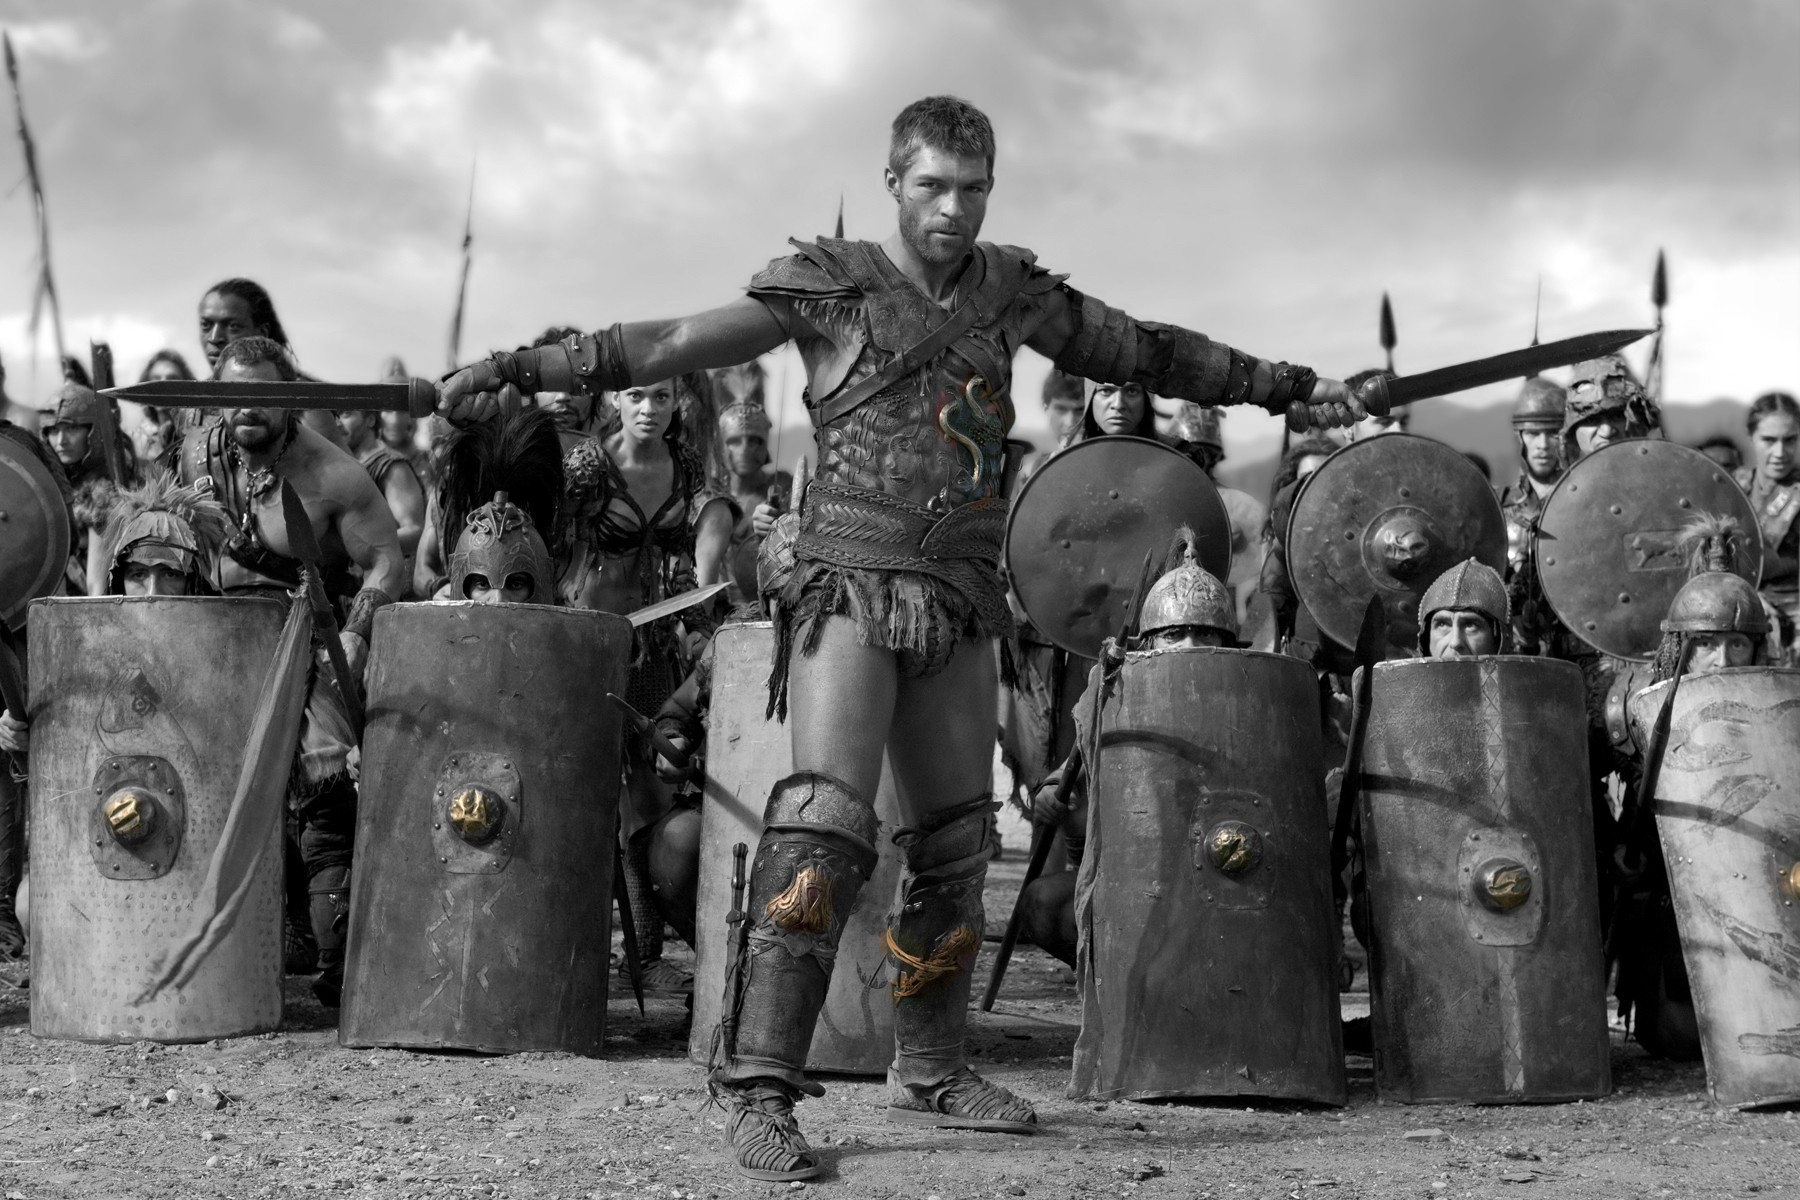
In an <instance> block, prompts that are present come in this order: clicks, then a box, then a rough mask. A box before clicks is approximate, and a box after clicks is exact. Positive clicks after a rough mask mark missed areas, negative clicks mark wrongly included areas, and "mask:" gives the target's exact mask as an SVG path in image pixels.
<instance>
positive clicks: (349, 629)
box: [176, 337, 406, 1006]
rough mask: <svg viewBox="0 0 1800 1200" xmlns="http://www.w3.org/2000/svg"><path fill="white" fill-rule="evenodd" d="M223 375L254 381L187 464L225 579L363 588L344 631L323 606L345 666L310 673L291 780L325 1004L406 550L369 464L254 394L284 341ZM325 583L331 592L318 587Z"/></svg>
mask: <svg viewBox="0 0 1800 1200" xmlns="http://www.w3.org/2000/svg"><path fill="white" fill-rule="evenodd" d="M214 377H215V378H216V379H218V380H220V381H222V382H226V383H230V384H240V385H246V386H244V387H242V389H241V395H239V396H238V398H237V400H236V403H234V404H226V405H222V406H221V407H223V409H224V419H223V420H222V421H221V422H220V423H219V424H216V425H211V426H207V427H203V428H200V429H193V430H190V431H189V432H188V433H187V435H186V438H185V442H184V444H183V446H182V452H181V463H180V474H181V479H182V481H183V482H184V483H200V484H201V485H202V486H203V487H204V488H206V489H208V490H209V491H210V492H211V494H212V496H213V498H214V499H216V500H218V501H219V503H221V504H222V505H224V507H225V510H226V512H227V513H228V514H229V516H230V518H231V523H232V526H233V533H232V536H231V538H230V539H229V540H228V541H227V543H226V546H225V552H224V554H223V555H222V556H221V557H220V559H219V567H218V579H217V581H216V583H217V586H218V589H219V591H220V592H221V593H223V594H224V595H227V596H244V595H267V596H274V597H276V598H278V599H284V598H285V597H286V596H287V594H288V592H289V591H290V590H292V589H293V588H294V587H295V586H297V585H299V584H301V582H302V579H303V576H304V575H305V574H307V573H312V574H314V576H315V579H314V581H313V582H312V585H311V586H312V590H313V591H314V594H315V597H322V595H323V594H324V593H325V592H329V593H331V594H332V595H345V594H349V593H350V592H352V591H354V597H353V598H352V599H351V601H350V604H349V606H348V610H347V612H346V613H345V615H344V617H343V620H342V624H341V632H340V626H339V623H338V621H337V619H336V617H335V614H333V613H332V611H331V610H330V609H329V608H327V609H325V611H324V612H322V613H318V614H317V615H319V616H321V617H324V618H326V620H324V621H323V622H321V626H320V632H319V634H318V636H319V637H320V638H322V639H325V640H326V641H327V642H329V643H330V644H328V645H327V646H326V647H325V648H326V649H327V650H333V649H336V650H337V654H336V655H334V657H335V658H336V660H337V661H336V664H335V665H337V666H339V667H340V668H341V670H334V671H333V672H332V674H333V679H332V681H331V682H326V681H325V680H322V679H314V680H313V682H312V685H311V687H310V689H309V691H308V694H307V705H306V718H305V721H304V723H303V725H302V728H301V735H300V746H299V749H298V752H297V756H296V759H295V772H294V775H293V777H292V779H291V781H290V783H289V801H290V805H291V806H292V810H293V815H294V818H295V820H296V822H297V824H298V827H299V834H298V841H299V851H300V858H301V860H302V862H303V863H304V864H305V871H304V876H305V880H306V897H307V899H306V901H305V903H306V906H307V910H308V913H309V916H310V921H311V927H312V928H311V932H312V936H313V939H314V942H315V944H316V946H317V954H318V960H317V965H318V975H317V978H316V979H315V981H314V984H313V990H314V993H315V994H316V995H317V996H318V997H319V999H320V1000H321V1002H323V1003H326V1004H329V1005H333V1006H335V1005H336V1003H337V1000H338V997H339V994H340V991H341V989H342V982H343V970H344V932H345V921H346V920H347V914H348V905H349V888H350V858H351V841H352V839H353V837H354V835H355V831H356V785H355V782H354V781H353V780H352V778H351V775H350V751H351V749H352V748H353V747H355V746H356V744H357V741H358V737H359V734H360V730H359V729H358V728H357V722H356V721H354V720H353V719H352V713H354V712H355V711H356V708H357V703H358V702H357V699H356V692H357V686H358V681H359V680H360V678H361V673H362V667H363V664H364V663H365V662H366V661H367V658H368V651H369V634H370V629H371V626H372V625H373V622H374V619H375V613H376V611H377V610H379V609H380V608H381V607H383V606H384V605H387V604H391V603H393V602H394V600H395V599H396V598H397V597H399V596H400V594H401V592H402V589H403V588H404V587H405V583H406V555H405V552H404V551H403V550H402V549H401V547H400V538H399V534H398V531H397V529H396V527H395V524H394V517H393V514H392V513H391V512H390V511H389V510H388V506H387V501H386V500H385V499H384V498H383V496H382V494H381V492H380V490H379V489H377V488H376V486H375V484H374V482H373V481H372V480H370V478H369V474H368V472H367V471H366V470H364V469H363V467H362V464H361V463H359V462H357V461H356V459H355V458H353V457H351V456H350V455H349V454H347V453H345V452H344V451H342V450H340V449H338V448H337V447H336V446H334V445H332V444H331V443H330V442H329V441H327V440H326V439H325V438H324V437H323V436H321V435H320V434H318V433H315V432H314V431H313V430H312V429H311V428H310V427H308V426H306V425H304V424H303V423H302V422H301V421H300V420H299V419H298V418H297V417H296V416H295V414H294V412H293V410H291V409H286V408H277V407H259V406H257V405H256V404H255V403H254V401H255V399H256V394H255V393H256V387H257V386H259V385H267V384H275V383H293V382H294V381H295V379H296V375H295V371H294V367H293V364H292V362H291V360H290V359H289V357H288V355H287V352H286V350H285V349H284V348H283V347H282V346H281V345H280V344H279V343H278V342H276V341H274V340H272V339H270V338H265V337H245V338H239V339H238V340H236V341H233V342H229V343H227V344H226V345H225V346H224V347H222V348H221V349H220V350H219V352H218V355H217V358H216V361H215V366H214ZM176 386H179V385H176ZM287 488H291V489H292V491H293V493H294V495H296V496H297V497H298V499H299V503H300V505H301V506H302V507H303V509H304V513H305V518H306V519H305V521H304V522H303V524H304V526H305V528H304V529H303V530H293V529H290V528H289V526H288V524H287V522H286V521H285V519H284V514H283V509H282V498H283V497H282V493H283V491H284V489H287ZM296 533H310V534H311V535H312V536H313V539H315V540H316V543H317V547H318V548H319V549H320V550H321V551H322V552H323V555H324V557H323V559H322V561H320V560H315V561H306V555H305V553H304V551H305V550H306V549H307V548H306V547H304V546H299V545H296V544H295V543H294V541H293V537H294V536H295V535H296ZM352 567H354V568H356V569H357V570H359V571H360V572H361V582H360V586H357V585H355V584H353V583H352V582H351V568H352ZM321 583H322V584H323V585H324V588H323V591H321V590H320V589H319V588H318V587H317V586H316V585H317V584H321ZM318 607H319V606H318V605H317V604H315V609H317V608H318ZM297 900H298V897H295V901H297Z"/></svg>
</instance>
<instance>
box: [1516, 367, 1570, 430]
mask: <svg viewBox="0 0 1800 1200" xmlns="http://www.w3.org/2000/svg"><path fill="white" fill-rule="evenodd" d="M1567 407H1568V393H1567V392H1565V391H1564V390H1563V388H1562V386H1561V385H1560V384H1556V383H1552V382H1551V381H1550V380H1548V379H1545V378H1544V377H1543V376H1542V375H1533V376H1532V377H1531V378H1529V379H1527V380H1526V381H1525V386H1524V387H1522V388H1520V389H1519V398H1518V399H1517V400H1515V401H1513V411H1512V427H1513V428H1514V429H1515V430H1517V431H1519V432H1520V433H1524V432H1525V431H1526V430H1530V429H1543V430H1548V431H1550V432H1551V433H1557V432H1560V431H1561V429H1562V425H1563V411H1564V410H1565V409H1566V408H1567Z"/></svg>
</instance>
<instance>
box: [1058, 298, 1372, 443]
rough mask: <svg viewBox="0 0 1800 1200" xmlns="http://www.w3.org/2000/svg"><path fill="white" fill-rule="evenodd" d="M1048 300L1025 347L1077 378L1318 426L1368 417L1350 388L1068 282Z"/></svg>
mask: <svg viewBox="0 0 1800 1200" xmlns="http://www.w3.org/2000/svg"><path fill="white" fill-rule="evenodd" d="M1045 300H1046V304H1045V315H1044V320H1043V322H1042V323H1041V324H1039V326H1038V327H1037V329H1036V330H1035V331H1033V333H1032V335H1031V337H1030V338H1028V339H1027V340H1026V343H1025V344H1026V345H1028V346H1030V347H1031V348H1032V349H1033V350H1036V351H1037V352H1038V353H1039V354H1042V355H1043V356H1044V357H1046V358H1048V359H1050V360H1051V361H1052V362H1053V363H1055V364H1056V366H1057V367H1058V368H1059V369H1061V370H1064V371H1067V372H1069V373H1070V374H1071V375H1079V376H1081V377H1082V378H1084V379H1092V380H1094V381H1095V382H1097V383H1137V384H1141V385H1143V387H1144V389H1145V390H1146V391H1148V392H1150V393H1151V394H1153V395H1157V396H1170V397H1173V398H1175V399H1178V400H1192V401H1193V402H1195V403H1196V404H1206V405H1217V404H1251V405H1255V406H1256V407H1258V408H1261V409H1263V410H1264V411H1265V412H1270V413H1274V414H1275V415H1277V416H1282V415H1286V414H1288V413H1289V412H1290V409H1291V411H1292V412H1293V413H1294V414H1295V415H1296V416H1297V415H1298V414H1299V413H1300V412H1302V411H1304V412H1305V414H1306V420H1307V424H1308V425H1314V426H1317V425H1353V424H1355V423H1356V422H1357V421H1360V420H1361V419H1362V418H1363V417H1365V416H1367V415H1368V414H1367V412H1366V411H1365V410H1364V408H1363V405H1362V403H1361V401H1359V400H1358V399H1357V398H1356V396H1355V394H1354V393H1352V392H1351V391H1350V389H1349V388H1347V387H1345V386H1344V385H1343V384H1342V383H1340V382H1338V381H1337V380H1335V379H1323V378H1317V377H1315V376H1314V375H1313V373H1312V371H1310V370H1308V369H1307V368H1305V367H1297V366H1293V365H1291V364H1288V363H1272V362H1269V361H1267V360H1266V359H1261V358H1256V357H1253V356H1251V355H1248V354H1244V353H1242V352H1241V351H1238V350H1234V349H1232V348H1231V347H1230V346H1227V345H1226V344H1225V343H1223V342H1215V341H1213V340H1212V339H1211V338H1208V337H1206V336H1205V335H1204V334H1199V333H1195V332H1194V331H1193V330H1191V329H1183V328H1182V327H1181V326H1179V325H1163V324H1159V323H1157V322H1154V321H1139V320H1137V319H1136V318H1134V317H1132V316H1130V315H1129V314H1128V313H1125V312H1123V311H1121V310H1120V309H1116V308H1113V307H1112V306H1110V305H1108V304H1105V303H1103V302H1101V301H1099V300H1096V299H1094V298H1093V297H1092V296H1086V295H1083V294H1082V293H1081V292H1078V291H1076V290H1075V289H1074V288H1071V287H1068V286H1067V285H1064V286H1062V287H1059V288H1057V289H1056V290H1055V291H1053V292H1051V293H1050V294H1049V295H1048V296H1046V297H1045ZM1293 406H1300V407H1293Z"/></svg>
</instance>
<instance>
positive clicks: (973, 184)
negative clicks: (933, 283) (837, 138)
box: [887, 146, 993, 266]
mask: <svg viewBox="0 0 1800 1200" xmlns="http://www.w3.org/2000/svg"><path fill="white" fill-rule="evenodd" d="M887 185H888V193H889V194H890V195H891V196H893V197H894V200H895V202H896V203H897V204H898V205H899V210H900V211H899V217H900V238H901V240H902V241H904V242H905V243H906V245H907V247H908V248H909V249H911V250H912V252H913V253H914V254H916V255H918V256H919V258H920V259H921V260H922V261H924V262H927V263H932V264H935V265H939V266H945V265H949V264H951V263H956V262H960V261H962V259H963V257H964V256H965V255H967V254H968V253H969V251H970V250H972V249H974V247H975V239H976V237H978V236H979V235H980V233H981V224H982V222H983V221H984V220H986V219H987V201H988V192H989V191H990V190H991V189H992V187H993V177H992V174H991V173H990V172H989V170H988V163H987V159H986V157H984V156H983V155H980V154H967V155H964V154H950V153H946V152H945V151H942V150H937V149H934V148H933V147H930V146H924V147H921V148H920V150H919V153H918V154H917V155H916V156H915V157H914V158H913V161H912V162H911V163H910V164H909V165H908V166H907V168H906V174H905V175H904V176H896V175H895V174H894V173H893V171H892V170H889V171H888V173H887Z"/></svg>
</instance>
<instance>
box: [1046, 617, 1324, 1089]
mask: <svg viewBox="0 0 1800 1200" xmlns="http://www.w3.org/2000/svg"><path fill="white" fill-rule="evenodd" d="M1101 728H1102V734H1101V740H1100V749H1099V759H1098V762H1097V764H1093V763H1091V764H1090V768H1089V789H1090V805H1089V817H1088V844H1087V857H1086V858H1085V859H1084V860H1083V863H1082V877H1081V882H1080V884H1079V891H1078V894H1077V901H1076V905H1077V907H1076V922H1077V926H1078V928H1079V930H1080V935H1081V950H1080V956H1079V961H1080V991H1081V1035H1080V1037H1079V1039H1078V1040H1077V1041H1076V1044H1075V1061H1074V1072H1073V1077H1072V1079H1071V1081H1070V1085H1069V1095H1070V1096H1073V1097H1077V1098H1083V1099H1130V1100H1149V1099H1174V1098H1183V1097H1223V1096H1257V1097H1266V1098H1270V1099H1279V1100H1305V1101H1311V1102H1314V1103H1320V1104H1343V1103H1344V1102H1345V1100H1346V1098H1347V1090H1346V1088H1347V1085H1346V1082H1345V1075H1344V1053H1343V1035H1342V1028H1341V1024H1340V1019H1339V1010H1338V994H1337V930H1336V917H1335V911H1334V908H1333V905H1332V898H1331V871H1330V863H1329V859H1330V846H1329V841H1330V833H1329V829H1328V827H1327V818H1326V812H1325V790H1324V774H1323V766H1322V762H1321V758H1322V746H1321V731H1320V720H1319V696H1318V685H1317V683H1316V682H1315V680H1314V677H1313V673H1312V669H1311V668H1310V667H1309V666H1307V664H1305V663H1303V662H1301V661H1300V660H1298V659H1294V658H1286V657H1283V656H1280V655H1274V654H1261V653H1256V652H1253V651H1247V650H1226V649H1186V650H1160V651H1150V652H1146V653H1134V654H1131V655H1128V656H1127V658H1126V661H1125V664H1124V666H1123V667H1122V668H1121V670H1120V673H1119V677H1118V681H1117V687H1116V690H1115V692H1114V699H1113V700H1112V701H1111V702H1110V703H1108V704H1107V705H1106V706H1105V708H1104V710H1103V713H1102V716H1101Z"/></svg>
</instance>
